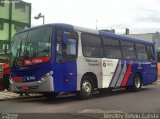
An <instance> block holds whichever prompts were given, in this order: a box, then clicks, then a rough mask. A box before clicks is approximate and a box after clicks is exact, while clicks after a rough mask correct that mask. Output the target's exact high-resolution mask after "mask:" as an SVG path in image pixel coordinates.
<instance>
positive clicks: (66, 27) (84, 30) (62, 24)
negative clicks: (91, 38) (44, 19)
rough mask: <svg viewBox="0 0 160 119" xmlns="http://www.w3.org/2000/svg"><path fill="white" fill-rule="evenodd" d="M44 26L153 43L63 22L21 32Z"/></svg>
mask: <svg viewBox="0 0 160 119" xmlns="http://www.w3.org/2000/svg"><path fill="white" fill-rule="evenodd" d="M44 26H55V27H60V28H65V29H70V30H76V31H81V32H86V33H91V34H97V35H101V36H104V37H105V36H106V37H111V38H116V39H120V40H126V41H132V42H139V43H145V44H152V45H153V44H154V43H153V42H149V41H145V40H140V39H137V38H131V37H127V36H123V35H118V34H114V33H110V32H105V31H97V30H94V29H88V28H83V27H79V26H74V25H70V24H64V23H53V24H45V25H39V26H35V27H32V28H28V29H25V30H23V31H21V32H25V31H30V30H33V29H36V28H40V27H44ZM21 32H18V33H16V34H19V33H21Z"/></svg>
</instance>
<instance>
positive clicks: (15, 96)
mask: <svg viewBox="0 0 160 119" xmlns="http://www.w3.org/2000/svg"><path fill="white" fill-rule="evenodd" d="M38 96H39V97H40V96H42V95H41V94H29V96H28V95H27V96H19V94H16V93H12V92H8V93H3V92H0V101H6V100H13V99H24V98H33V97H38Z"/></svg>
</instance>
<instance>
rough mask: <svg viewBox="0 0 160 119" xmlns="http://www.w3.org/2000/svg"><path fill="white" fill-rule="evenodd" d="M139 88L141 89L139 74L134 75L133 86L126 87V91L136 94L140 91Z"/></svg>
mask: <svg viewBox="0 0 160 119" xmlns="http://www.w3.org/2000/svg"><path fill="white" fill-rule="evenodd" d="M141 87H142V82H141V76H140V74H138V73H137V74H135V75H134V82H133V85H132V86H127V87H126V90H127V91H133V92H138V91H140V89H141Z"/></svg>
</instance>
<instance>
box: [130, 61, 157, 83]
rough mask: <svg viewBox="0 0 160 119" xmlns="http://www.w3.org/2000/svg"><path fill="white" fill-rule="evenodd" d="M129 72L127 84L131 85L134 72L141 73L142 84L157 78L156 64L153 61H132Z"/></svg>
mask: <svg viewBox="0 0 160 119" xmlns="http://www.w3.org/2000/svg"><path fill="white" fill-rule="evenodd" d="M131 72H132V73H131V76H130V77H129V79H128V82H127V85H133V82H134V75H135V74H136V73H139V74H140V75H141V79H142V83H143V84H151V83H153V82H155V81H156V80H157V65H156V63H155V62H149V61H133V65H132V70H131Z"/></svg>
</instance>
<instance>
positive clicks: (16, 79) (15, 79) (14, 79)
mask: <svg viewBox="0 0 160 119" xmlns="http://www.w3.org/2000/svg"><path fill="white" fill-rule="evenodd" d="M11 79H12V80H13V81H15V82H22V78H21V77H11Z"/></svg>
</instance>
